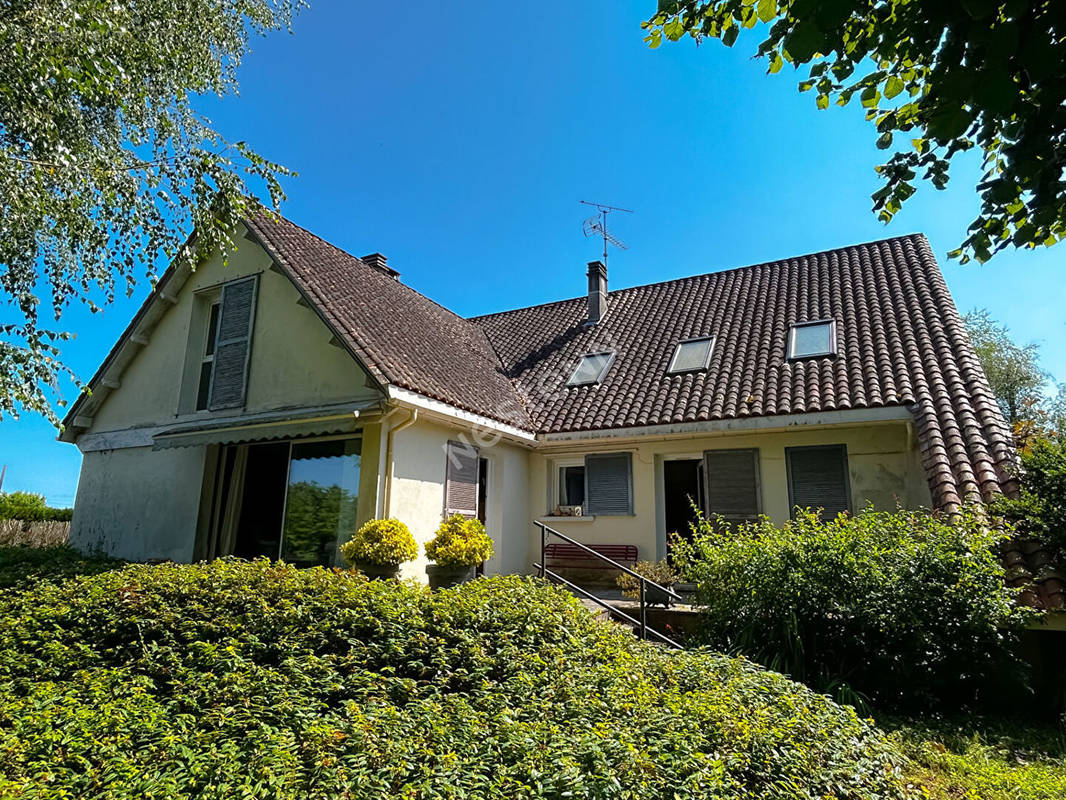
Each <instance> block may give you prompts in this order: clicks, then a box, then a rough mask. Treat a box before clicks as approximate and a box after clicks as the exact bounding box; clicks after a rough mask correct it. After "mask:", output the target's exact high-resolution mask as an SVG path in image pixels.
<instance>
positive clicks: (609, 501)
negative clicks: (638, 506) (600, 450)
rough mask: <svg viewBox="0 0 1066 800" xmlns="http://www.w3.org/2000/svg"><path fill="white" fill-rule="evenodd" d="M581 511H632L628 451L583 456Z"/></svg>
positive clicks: (631, 457)
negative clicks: (583, 472) (582, 500)
mask: <svg viewBox="0 0 1066 800" xmlns="http://www.w3.org/2000/svg"><path fill="white" fill-rule="evenodd" d="M585 513H586V514H589V515H593V516H595V515H597V514H607V515H612V514H613V515H615V516H620V515H625V514H632V513H633V456H632V454H631V453H617V454H611V455H595V456H585Z"/></svg>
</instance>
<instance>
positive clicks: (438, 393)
mask: <svg viewBox="0 0 1066 800" xmlns="http://www.w3.org/2000/svg"><path fill="white" fill-rule="evenodd" d="M246 223H247V225H248V227H249V229H250V230H251V232H252V233H253V234H254V235H255V236H256V237H257V238H258V239H259V240H260V241H261V242H262V244H263V246H264V247H265V248H266V249H267V251H268V252H269V253H270V255H271V257H272V258H273V259H274V260H275V261H277V262H278V264H279V265H280V266H281V267H282V268H283V269H284V270H285V271H286V272H287V273H288V274H289V275H290V277H291V278H292V279H293V281H294V282H295V283H296V285H297V287H298V288H299V289H301V290H302V291H303V292H304V294H306V295H307V296H308V298H309V299H310V300H311V302H312V303H313V304H314V306H315V308H316V309H317V311H318V312H319V313H320V314H321V315H322V316H323V317H324V318H325V319H326V321H327V323H329V325H330V327H332V328H333V330H334V331H335V332H336V333H337V334H338V336H339V337H340V338H342V339H343V344H345V345H346V346H347V347H348V348H349V349H351V351H352V352H353V353H354V354H355V355H356V356H357V357H358V358H359V360H360V361H361V362H362V363H363V365H364V366H366V368H367V369H368V370H370V372H371V374H372V375H373V376H374V377H375V378H377V379H378V380H379V381H380V382H381V383H383V384H392V385H395V386H400V387H402V388H405V389H410V390H412V391H415V392H418V393H420V394H423V395H425V396H427V397H431V398H433V399H436V400H441V401H443V402H445V403H448V404H450V405H453V406H456V407H457V408H461V409H463V410H465V411H470V412H473V413H477V414H483V415H485V416H488V417H491V418H492V419H494V420H497V421H500V422H505V423H508V424H511V425H515V426H517V427H520V428H523V429H526V430H529V429H530V428H531V423H530V420H529V417H528V416H527V415H526V412H525V409H524V408H523V406H522V403H521V401H520V399H519V396H518V393H517V392H516V391H515V388H514V386H513V384H512V383H511V381H509V380H508V378H507V377H506V376H505V375H504V374H503V370H502V368H501V366H500V362H499V359H498V358H497V357H496V355H495V353H493V351H492V347H491V346H490V345H489V342H488V339H487V338H486V337H485V333H484V331H483V330H482V329H481V328H480V327H478V326H477V325H475V324H473V323H472V322H470V321H468V320H465V319H463V318H462V317H460V316H458V315H456V314H454V313H453V312H451V311H448V310H447V309H446V308H444V307H443V306H440V305H438V304H437V303H434V302H433V301H432V300H430V299H428V298H427V297H425V296H424V295H421V294H419V293H418V292H416V291H415V290H414V289H411V288H410V287H408V286H405V285H404V284H403V283H401V282H400V281H398V280H397V279H396V278H395V277H393V276H392V275H389V274H387V273H385V272H382V271H381V270H379V269H376V268H375V267H372V266H370V265H369V264H367V263H365V262H363V261H361V260H360V259H358V258H356V257H355V256H352V255H349V254H348V253H346V252H344V251H343V250H341V249H339V248H337V247H334V246H333V245H331V244H329V243H328V242H326V241H324V240H323V239H320V238H319V237H317V236H315V235H314V234H313V233H311V232H310V231H308V230H305V229H304V228H301V227H300V226H298V225H296V224H294V223H292V222H289V221H288V220H286V219H284V218H271V217H269V216H267V215H266V214H265V213H263V212H259V213H256V214H253V215H252V216H251V217H249V218H248V219H247V220H246Z"/></svg>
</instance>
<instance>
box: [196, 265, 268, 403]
mask: <svg viewBox="0 0 1066 800" xmlns="http://www.w3.org/2000/svg"><path fill="white" fill-rule="evenodd" d="M257 284H258V276H253V277H251V278H242V279H241V280H239V281H231V282H230V283H227V284H225V285H224V286H223V287H222V308H221V314H220V316H219V321H218V338H217V340H216V343H215V363H214V368H213V372H212V375H211V395H210V399H209V401H208V404H207V407H208V408H209V409H211V410H212V411H214V410H215V409H219V408H238V407H240V406H242V405H244V395H245V391H246V389H247V384H248V356H249V353H250V352H251V349H252V325H253V324H254V323H255V296H256V287H257Z"/></svg>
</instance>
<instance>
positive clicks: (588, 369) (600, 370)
mask: <svg viewBox="0 0 1066 800" xmlns="http://www.w3.org/2000/svg"><path fill="white" fill-rule="evenodd" d="M612 361H614V353H588V354H587V355H583V356H581V360H580V361H579V362H577V367H576V368H575V369H574V374H573V375H571V376H570V380H568V381H567V382H566V385H567V386H588V385H589V384H592V383H599V382H600V381H602V380H603V376H604V375H606V374H607V370H608V369H610V368H611V362H612Z"/></svg>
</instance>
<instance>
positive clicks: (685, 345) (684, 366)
mask: <svg viewBox="0 0 1066 800" xmlns="http://www.w3.org/2000/svg"><path fill="white" fill-rule="evenodd" d="M712 352H714V337H713V336H705V337H703V338H700V339H687V340H685V341H683V342H678V343H677V349H676V350H674V357H673V358H672V359H670V367H669V369H667V370H666V371H667V372H668V373H670V374H671V375H675V374H678V373H681V372H700V371H702V370H705V369H707V367H709V366H710V364H711V353H712Z"/></svg>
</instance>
